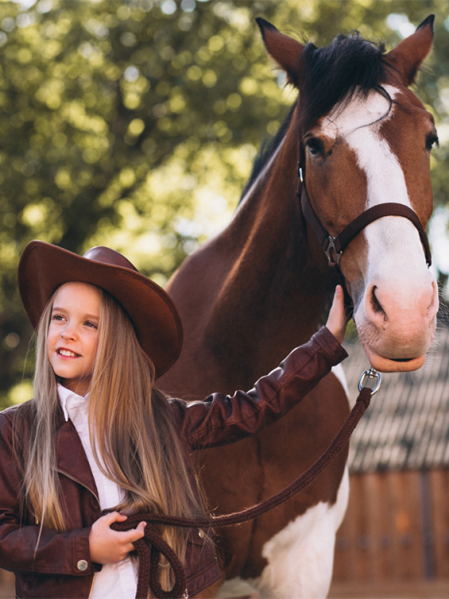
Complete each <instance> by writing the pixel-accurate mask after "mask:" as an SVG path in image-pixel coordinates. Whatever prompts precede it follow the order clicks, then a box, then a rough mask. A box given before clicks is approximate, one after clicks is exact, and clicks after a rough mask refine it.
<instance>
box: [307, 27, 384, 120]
mask: <svg viewBox="0 0 449 599" xmlns="http://www.w3.org/2000/svg"><path fill="white" fill-rule="evenodd" d="M384 53H385V46H384V44H380V45H378V46H376V45H375V44H373V43H372V42H369V41H367V40H364V39H363V38H362V37H361V36H360V34H359V33H358V32H354V33H352V34H350V35H348V36H345V35H338V36H337V37H336V38H335V39H334V41H333V42H332V44H330V45H329V46H327V47H325V48H317V47H316V46H314V44H307V45H306V47H305V48H304V50H303V52H302V54H301V59H300V65H301V66H302V70H301V78H300V89H301V99H300V105H301V111H300V127H301V130H302V131H303V132H305V131H306V130H307V129H309V128H310V127H312V126H313V125H314V124H315V123H316V122H317V121H318V119H320V118H321V117H323V116H324V115H326V114H328V113H329V112H330V111H331V110H332V108H333V107H334V106H335V105H336V104H338V103H339V102H342V101H343V100H344V102H345V105H346V104H348V103H349V102H350V101H351V100H352V99H353V97H354V95H355V94H357V95H362V96H363V97H366V96H367V95H368V93H369V92H370V91H371V90H373V89H374V90H377V91H379V92H380V93H383V94H384V95H385V92H384V91H383V90H382V88H381V81H382V80H383V79H384V78H385V74H386V73H385V72H386V62H385V59H384Z"/></svg>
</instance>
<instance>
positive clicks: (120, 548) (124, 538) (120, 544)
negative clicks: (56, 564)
mask: <svg viewBox="0 0 449 599" xmlns="http://www.w3.org/2000/svg"><path fill="white" fill-rule="evenodd" d="M126 519H127V516H125V515H124V514H120V513H119V512H111V513H110V514H106V515H105V516H102V517H101V518H99V519H98V520H97V521H96V522H94V524H93V526H92V528H91V530H90V533H89V549H90V558H91V560H92V561H93V562H95V563H96V564H117V563H118V562H121V561H122V559H125V557H126V556H127V555H128V553H130V552H131V551H134V549H135V547H134V545H133V543H134V541H137V540H138V539H141V538H142V537H143V535H144V531H145V526H146V525H147V524H146V522H139V524H138V526H137V527H136V528H133V529H132V530H127V531H125V532H118V531H116V530H112V528H110V526H111V524H112V523H113V522H124V521H125V520H126Z"/></svg>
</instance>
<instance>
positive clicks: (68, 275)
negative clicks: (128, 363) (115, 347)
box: [18, 241, 182, 377]
mask: <svg viewBox="0 0 449 599" xmlns="http://www.w3.org/2000/svg"><path fill="white" fill-rule="evenodd" d="M18 278H19V291H20V297H21V298H22V302H23V305H24V308H25V310H26V313H27V314H28V318H29V319H30V321H31V324H32V325H33V327H34V328H36V327H37V325H38V322H39V319H40V317H41V314H42V312H43V310H44V308H45V306H46V304H47V302H48V300H49V299H50V297H51V296H52V294H53V293H54V291H56V289H57V288H58V287H59V286H60V285H63V284H64V283H70V282H74V281H79V282H81V283H88V284H91V285H96V286H97V287H100V288H101V289H104V290H105V291H107V292H108V293H110V294H111V295H112V296H113V297H114V298H115V299H116V300H117V301H118V302H120V304H121V305H122V307H123V308H124V310H125V311H126V313H127V314H128V316H129V318H130V320H131V322H132V323H133V325H134V329H135V331H136V335H137V339H138V341H139V343H140V345H141V346H142V348H143V350H144V351H145V352H146V353H147V354H148V355H149V356H150V358H151V359H152V361H153V363H154V365H155V367H156V377H159V376H161V375H162V374H164V372H166V371H167V370H168V369H169V368H170V366H172V364H173V363H174V362H175V361H176V359H177V358H178V356H179V352H180V351H181V344H182V326H181V319H180V318H179V314H178V311H177V309H176V307H175V305H174V303H173V301H172V300H171V299H170V297H169V296H168V295H167V293H166V292H165V291H164V290H163V289H162V287H159V285H157V284H156V283H154V282H153V281H151V280H150V279H148V278H147V277H145V276H144V275H141V274H140V273H139V272H138V271H137V270H136V268H134V266H133V265H132V264H131V262H129V261H128V260H127V259H126V258H125V257H124V256H122V255H121V254H119V253H118V252H116V251H114V250H111V249H109V248H107V247H94V248H91V249H90V250H88V251H87V252H86V253H85V254H84V256H78V255H77V254H73V253H72V252H69V251H67V250H63V249H62V248H60V247H57V246H55V245H51V244H50V243H45V242H43V241H31V242H30V243H29V244H28V245H27V246H26V248H25V250H24V252H23V254H22V257H21V259H20V263H19V272H18Z"/></svg>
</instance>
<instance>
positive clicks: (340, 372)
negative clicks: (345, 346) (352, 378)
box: [332, 364, 352, 407]
mask: <svg viewBox="0 0 449 599" xmlns="http://www.w3.org/2000/svg"><path fill="white" fill-rule="evenodd" d="M332 374H334V375H335V376H336V377H337V379H338V380H339V382H340V385H341V386H342V387H343V390H344V392H345V393H346V397H348V398H349V388H348V382H347V380H346V375H345V371H344V369H343V366H342V365H341V364H337V365H336V366H332ZM351 407H352V406H351Z"/></svg>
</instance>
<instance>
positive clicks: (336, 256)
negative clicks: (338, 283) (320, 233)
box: [324, 235, 343, 266]
mask: <svg viewBox="0 0 449 599" xmlns="http://www.w3.org/2000/svg"><path fill="white" fill-rule="evenodd" d="M328 240H329V245H328V246H327V248H326V249H325V250H324V253H325V254H326V257H327V259H328V262H329V264H330V265H334V264H336V265H337V266H339V265H340V258H341V255H342V254H343V251H342V250H340V251H337V248H336V247H335V241H336V238H335V237H331V236H330V235H329V236H328Z"/></svg>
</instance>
